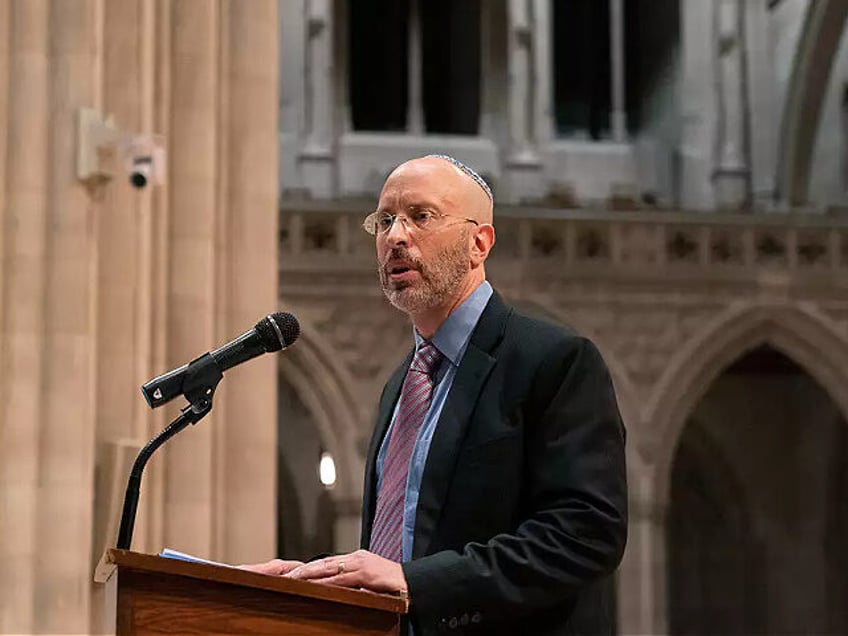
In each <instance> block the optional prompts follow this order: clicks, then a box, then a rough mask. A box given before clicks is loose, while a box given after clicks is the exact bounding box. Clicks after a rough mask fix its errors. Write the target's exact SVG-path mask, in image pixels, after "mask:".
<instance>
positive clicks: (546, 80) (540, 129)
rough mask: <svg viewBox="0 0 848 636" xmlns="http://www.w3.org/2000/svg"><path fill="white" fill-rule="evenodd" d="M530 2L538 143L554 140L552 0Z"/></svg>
mask: <svg viewBox="0 0 848 636" xmlns="http://www.w3.org/2000/svg"><path fill="white" fill-rule="evenodd" d="M532 2H533V4H532V5H531V10H532V15H533V18H534V22H535V24H536V25H537V26H536V29H535V30H534V32H533V45H534V46H533V65H534V66H533V67H534V71H535V77H534V82H535V97H534V99H533V106H534V113H533V122H534V128H533V134H534V135H535V137H536V140H537V141H538V143H539V145H543V144H546V143H548V142H550V141H551V140H553V139H554V137H555V134H554V129H555V126H554V112H553V107H554V105H553V93H552V86H553V77H554V68H553V59H552V55H553V48H552V47H553V42H552V38H551V28H550V24H551V20H552V19H553V16H552V15H551V2H550V0H532Z"/></svg>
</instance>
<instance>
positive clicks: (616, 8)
mask: <svg viewBox="0 0 848 636" xmlns="http://www.w3.org/2000/svg"><path fill="white" fill-rule="evenodd" d="M609 3H610V45H611V48H612V55H611V56H610V57H611V64H612V90H611V92H610V94H611V95H612V113H611V114H610V115H611V116H610V119H611V124H612V140H613V141H615V142H617V143H624V142H625V141H627V105H626V103H625V99H626V97H625V95H626V91H625V84H624V0H609Z"/></svg>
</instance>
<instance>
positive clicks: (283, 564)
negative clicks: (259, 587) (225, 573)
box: [238, 559, 303, 575]
mask: <svg viewBox="0 0 848 636" xmlns="http://www.w3.org/2000/svg"><path fill="white" fill-rule="evenodd" d="M300 565H303V562H302V561H284V560H282V559H272V560H270V561H266V562H265V563H251V564H245V565H239V566H238V568H239V569H241V570H248V571H249V572H258V573H259V574H272V575H280V574H286V573H288V572H291V571H292V570H293V569H295V568H296V567H298V566H300Z"/></svg>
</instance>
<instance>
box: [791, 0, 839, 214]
mask: <svg viewBox="0 0 848 636" xmlns="http://www.w3.org/2000/svg"><path fill="white" fill-rule="evenodd" d="M846 18H848V2H845V0H816V2H811V3H810V5H809V7H808V8H807V14H806V17H805V19H804V26H803V27H802V30H801V37H800V39H799V41H798V50H797V53H796V55H795V61H794V66H793V69H792V76H791V78H790V80H789V86H788V88H787V92H786V105H785V107H784V111H783V122H782V124H781V131H780V150H779V154H778V167H777V179H776V183H775V186H776V191H777V192H776V194H777V197H778V199H779V200H781V201H784V202H786V203H789V204H790V205H803V204H804V203H806V199H807V188H808V185H809V180H810V163H811V161H812V156H813V146H814V144H815V141H816V136H817V132H818V128H819V121H820V116H819V115H820V113H821V106H822V101H823V100H824V96H825V93H826V92H827V87H828V84H829V81H830V72H831V68H832V66H833V59H834V57H835V55H836V52H837V49H838V47H839V40H840V39H841V37H842V32H843V30H844V28H845V21H846Z"/></svg>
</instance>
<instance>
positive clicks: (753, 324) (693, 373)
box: [642, 303, 848, 510]
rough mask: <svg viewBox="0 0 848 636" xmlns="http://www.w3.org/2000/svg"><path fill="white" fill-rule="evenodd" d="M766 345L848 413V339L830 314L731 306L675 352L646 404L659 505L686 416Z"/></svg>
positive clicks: (662, 502)
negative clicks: (724, 375) (733, 367)
mask: <svg viewBox="0 0 848 636" xmlns="http://www.w3.org/2000/svg"><path fill="white" fill-rule="evenodd" d="M762 344H769V345H771V346H772V347H774V348H776V349H778V350H780V351H781V352H783V353H784V354H785V355H787V356H789V357H790V358H792V359H793V360H794V361H795V362H797V363H798V364H799V365H800V366H801V367H803V368H804V370H805V371H806V372H807V373H809V374H810V376H811V377H812V378H814V379H815V380H816V381H817V382H818V383H819V384H820V385H821V386H822V387H823V388H824V389H825V391H827V392H828V394H829V395H830V396H831V398H832V399H833V401H834V403H835V404H836V405H837V407H838V408H839V410H840V412H841V413H842V415H843V417H846V416H848V342H846V340H845V338H844V337H843V336H841V335H840V334H839V333H838V332H837V331H836V330H835V329H834V328H833V326H832V325H831V324H830V323H829V322H828V321H827V319H826V318H824V317H822V316H820V315H818V314H815V313H814V312H812V311H809V310H806V309H801V308H798V307H790V306H786V305H774V304H768V303H763V304H759V305H748V304H745V305H737V306H735V307H731V308H730V309H728V310H727V311H725V312H723V313H722V314H721V315H719V316H718V317H717V318H716V319H715V320H713V321H712V322H711V324H710V325H709V326H708V327H707V328H705V329H704V330H703V331H702V332H701V333H700V334H699V335H697V336H696V337H694V338H692V339H691V340H690V341H689V342H687V343H686V345H685V346H684V347H683V348H682V349H681V350H680V351H679V352H678V353H677V355H675V357H674V358H673V359H672V360H671V362H670V363H669V365H668V368H667V369H666V372H665V373H664V374H663V376H662V378H661V379H660V381H659V382H658V383H657V386H656V388H655V390H654V392H653V393H652V395H651V399H650V401H649V402H648V404H647V405H646V409H645V421H649V422H652V424H653V427H654V430H655V431H656V436H655V437H653V439H654V440H656V444H655V445H654V446H652V447H650V448H644V449H642V450H643V451H644V452H645V454H646V455H647V456H648V458H649V460H650V463H651V464H652V465H653V473H654V475H653V481H654V488H653V492H654V493H655V496H656V497H657V498H658V499H657V501H656V503H657V505H658V506H659V507H660V509H662V510H664V509H665V507H666V506H667V504H668V493H669V481H670V473H671V464H672V461H673V458H674V451H675V448H676V446H677V442H678V439H679V438H680V435H681V433H682V431H683V428H684V426H685V424H686V419H687V417H688V416H689V414H690V413H692V411H693V410H694V408H695V406H696V405H697V404H698V401H699V400H700V399H701V398H702V397H703V395H704V394H705V392H706V391H707V390H708V389H709V387H710V385H711V384H712V383H713V381H714V380H715V379H716V378H717V377H718V376H719V375H720V374H721V372H722V370H723V369H725V368H726V367H727V366H728V365H729V364H731V363H732V362H733V361H734V360H736V359H737V358H739V357H740V356H741V355H743V354H744V353H745V352H747V351H750V350H751V349H753V348H755V347H757V346H759V345H762Z"/></svg>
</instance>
